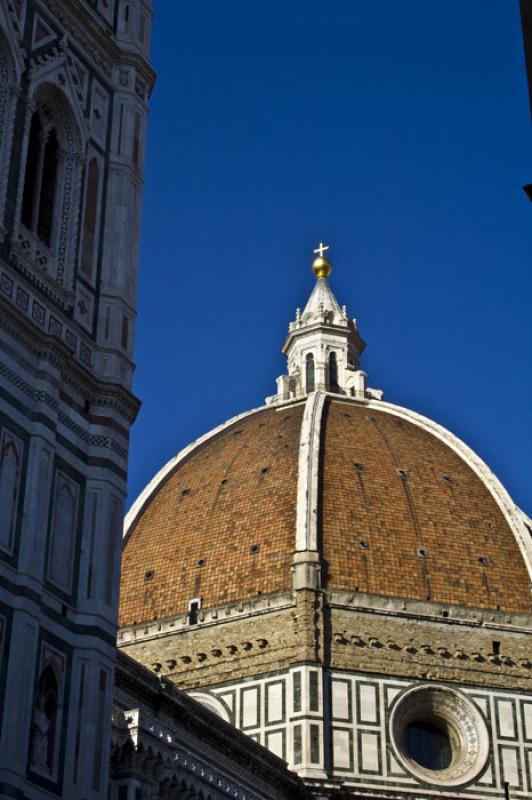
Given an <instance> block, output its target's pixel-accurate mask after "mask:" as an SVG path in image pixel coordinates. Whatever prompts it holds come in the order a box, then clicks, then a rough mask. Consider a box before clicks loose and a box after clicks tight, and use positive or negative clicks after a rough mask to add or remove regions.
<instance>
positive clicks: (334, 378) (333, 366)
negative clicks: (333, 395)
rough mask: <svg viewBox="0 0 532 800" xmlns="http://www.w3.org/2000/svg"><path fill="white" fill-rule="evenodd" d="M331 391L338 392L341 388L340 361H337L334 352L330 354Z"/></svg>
mask: <svg viewBox="0 0 532 800" xmlns="http://www.w3.org/2000/svg"><path fill="white" fill-rule="evenodd" d="M328 383H329V390H330V391H331V392H337V391H338V389H339V388H340V387H339V386H338V361H337V360H336V353H335V352H334V351H333V352H332V353H330V354H329V381H328Z"/></svg>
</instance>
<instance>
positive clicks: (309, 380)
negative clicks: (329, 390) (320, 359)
mask: <svg viewBox="0 0 532 800" xmlns="http://www.w3.org/2000/svg"><path fill="white" fill-rule="evenodd" d="M305 385H306V388H307V394H308V393H310V392H313V391H314V389H315V385H316V382H315V379H314V356H313V355H312V353H307V358H306V364H305Z"/></svg>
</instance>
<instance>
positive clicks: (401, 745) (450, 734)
mask: <svg viewBox="0 0 532 800" xmlns="http://www.w3.org/2000/svg"><path fill="white" fill-rule="evenodd" d="M412 723H428V724H430V725H432V726H434V727H436V728H438V729H439V730H440V731H441V732H442V734H443V736H445V737H447V739H448V742H449V746H450V763H449V764H448V766H447V767H445V768H443V769H430V768H428V767H427V766H423V765H422V764H420V763H418V762H417V761H416V760H415V758H414V757H413V754H412V753H411V752H410V751H409V748H408V744H407V730H408V727H409V725H411V724H412ZM390 738H391V741H392V744H393V747H394V750H395V754H396V756H397V758H398V759H399V761H400V763H401V764H402V765H403V766H404V768H405V769H406V770H408V772H409V773H410V774H411V775H413V776H414V777H415V778H416V779H417V780H419V781H421V782H423V783H426V784H431V785H436V786H442V787H448V788H451V787H456V786H463V785H464V784H467V783H470V782H471V781H473V780H475V778H477V776H478V775H479V774H480V773H481V771H482V770H483V768H484V766H485V765H486V761H487V759H488V755H489V750H490V741H489V734H488V729H487V727H486V723H485V722H484V719H483V717H482V714H481V713H480V711H479V710H478V709H477V708H476V706H475V705H474V704H473V702H472V701H471V700H469V699H468V698H467V697H465V696H464V695H463V694H461V693H460V692H457V691H456V690H455V689H449V688H448V687H446V686H437V685H432V684H424V685H421V686H415V687H413V688H411V689H408V690H407V691H406V692H404V693H403V694H402V695H399V697H398V699H397V701H396V703H395V705H394V707H393V709H392V713H391V716H390Z"/></svg>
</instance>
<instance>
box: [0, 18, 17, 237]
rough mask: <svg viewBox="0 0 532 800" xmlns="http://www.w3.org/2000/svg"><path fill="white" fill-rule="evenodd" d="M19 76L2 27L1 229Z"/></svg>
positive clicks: (0, 79)
mask: <svg viewBox="0 0 532 800" xmlns="http://www.w3.org/2000/svg"><path fill="white" fill-rule="evenodd" d="M19 78H20V76H19V74H18V72H17V67H16V59H15V57H14V55H13V52H12V49H11V47H10V45H9V43H8V40H7V39H6V37H5V35H4V32H3V31H2V29H0V229H1V228H2V227H4V225H5V219H4V216H5V208H6V197H7V190H8V177H9V165H10V158H11V149H12V145H13V130H14V125H15V111H16V103H17V97H18V86H19Z"/></svg>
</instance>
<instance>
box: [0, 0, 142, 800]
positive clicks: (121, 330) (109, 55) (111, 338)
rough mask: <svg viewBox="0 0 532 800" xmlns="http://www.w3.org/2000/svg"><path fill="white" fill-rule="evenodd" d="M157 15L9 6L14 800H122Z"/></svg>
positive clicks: (3, 662) (0, 69)
mask: <svg viewBox="0 0 532 800" xmlns="http://www.w3.org/2000/svg"><path fill="white" fill-rule="evenodd" d="M151 19H152V9H151V0H78V2H75V3H73V2H71V0H53V2H52V0H39V1H38V0H0V329H1V332H0V797H20V798H22V797H31V798H35V799H36V800H37V799H38V798H41V797H42V798H44V797H47V798H49V797H53V796H57V797H65V798H66V797H68V798H80V799H81V798H83V800H100V799H101V800H104V798H107V797H108V764H109V748H110V719H111V703H112V695H113V676H114V662H115V652H116V648H115V633H116V622H117V602H118V584H119V569H120V567H119V561H120V550H121V523H122V516H123V505H124V499H125V495H126V480H127V466H128V440H129V428H130V426H131V424H132V422H133V421H134V418H135V415H136V413H137V410H138V405H139V404H138V401H137V399H136V398H135V397H134V395H133V394H132V392H131V377H132V373H133V366H134V365H133V361H132V351H133V341H134V325H135V313H136V312H135V308H136V277H137V262H138V243H139V230H140V208H141V197H142V188H143V172H144V144H145V138H146V118H147V112H148V99H149V96H150V92H151V89H152V86H153V83H154V74H153V71H152V69H151V66H150V64H149V57H148V51H149V41H150V26H151Z"/></svg>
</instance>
